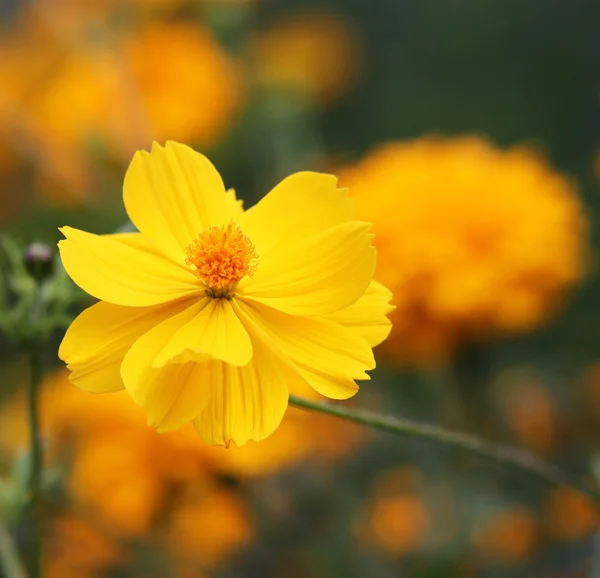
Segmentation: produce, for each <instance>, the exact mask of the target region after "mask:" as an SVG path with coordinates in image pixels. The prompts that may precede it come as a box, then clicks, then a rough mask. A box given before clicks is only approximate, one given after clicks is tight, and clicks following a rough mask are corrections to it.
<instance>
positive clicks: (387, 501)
mask: <svg viewBox="0 0 600 578" xmlns="http://www.w3.org/2000/svg"><path fill="white" fill-rule="evenodd" d="M421 486H422V478H421V475H420V473H419V472H418V471H417V470H413V469H409V468H398V469H394V470H389V471H385V472H382V473H381V474H380V475H379V476H378V477H377V479H376V480H375V483H374V486H373V493H372V495H371V497H370V500H369V505H368V510H367V517H366V520H365V521H364V523H363V524H361V525H360V526H359V528H358V531H359V534H360V535H361V536H362V537H363V538H364V539H365V540H366V541H367V542H370V543H372V544H375V545H376V546H378V547H379V548H382V549H383V550H385V551H387V552H389V553H390V554H394V555H403V554H407V553H409V552H413V551H416V550H418V549H419V548H421V546H422V545H423V544H424V543H425V541H426V539H427V538H428V536H429V532H430V530H431V515H430V512H429V510H428V508H427V506H426V504H425V501H424V499H423V497H422V496H421V492H420V489H421Z"/></svg>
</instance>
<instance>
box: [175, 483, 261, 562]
mask: <svg viewBox="0 0 600 578" xmlns="http://www.w3.org/2000/svg"><path fill="white" fill-rule="evenodd" d="M253 533H254V532H253V528H252V518H251V514H250V510H249V507H248V504H247V503H246V502H245V501H244V500H243V499H242V497H241V496H239V495H237V494H236V493H234V492H233V491H230V490H227V489H224V488H214V487H213V488H210V489H209V490H208V491H205V492H203V493H200V494H199V495H196V496H194V495H192V496H191V497H187V499H186V500H185V502H184V503H183V504H181V505H180V506H179V507H177V508H175V511H174V512H173V513H172V515H171V518H170V528H169V542H170V545H171V548H172V549H173V551H174V552H176V553H177V554H179V555H181V556H184V557H185V558H187V559H192V560H198V561H199V562H201V563H202V565H203V566H208V567H215V566H217V565H219V564H221V563H222V562H224V561H225V559H226V558H227V556H229V555H230V553H231V552H232V551H233V550H235V549H237V548H239V547H241V546H243V545H244V544H246V543H248V542H249V541H250V540H251V539H252V537H253Z"/></svg>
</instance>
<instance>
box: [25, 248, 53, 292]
mask: <svg viewBox="0 0 600 578" xmlns="http://www.w3.org/2000/svg"><path fill="white" fill-rule="evenodd" d="M23 262H24V264H25V269H26V270H27V272H28V273H29V275H31V276H32V277H33V278H34V279H35V280H36V281H37V282H38V283H40V282H42V281H44V280H45V279H47V278H48V277H49V276H50V275H51V274H52V271H53V268H54V255H53V254H52V249H51V248H50V247H49V246H48V245H46V244H45V243H31V245H29V246H28V247H27V248H26V249H25V252H24V256H23Z"/></svg>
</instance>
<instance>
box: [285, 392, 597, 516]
mask: <svg viewBox="0 0 600 578" xmlns="http://www.w3.org/2000/svg"><path fill="white" fill-rule="evenodd" d="M289 402H290V404H291V405H294V406H296V407H298V408H302V409H307V410H311V411H318V412H320V413H324V414H327V415H331V416H334V417H338V418H340V419H344V420H347V421H352V422H355V423H358V424H361V425H366V426H369V427H372V428H374V429H378V430H381V431H386V432H391V433H394V434H398V435H404V436H409V437H416V438H422V439H426V440H429V441H432V442H436V443H439V444H443V445H446V446H450V447H454V448H458V449H460V450H463V451H467V452H470V453H472V454H476V455H478V456H481V457H483V458H486V459H489V460H492V461H494V462H497V463H499V464H501V465H504V466H509V467H513V468H517V469H519V470H521V471H523V472H525V473H527V474H530V475H533V476H536V477H538V478H541V479H542V480H545V481H546V482H550V483H551V484H556V485H560V486H563V485H564V486H570V487H571V488H573V489H574V490H576V491H578V492H580V493H582V494H585V495H586V496H587V497H589V498H591V499H592V500H593V501H594V502H595V503H596V505H598V506H600V492H599V491H597V490H595V489H593V488H589V487H588V486H587V485H585V484H584V483H583V482H578V481H575V480H572V479H571V477H570V476H569V475H567V474H566V473H565V472H563V471H562V470H560V469H559V468H557V467H556V466H554V465H552V464H549V463H547V462H544V461H543V460H540V459H539V458H537V457H536V456H534V455H533V454H530V453H529V452H526V451H524V450H521V449H518V448H514V447H510V446H505V445H497V444H494V443H491V442H488V441H486V440H483V439H481V438H478V437H475V436H471V435H467V434H464V433H461V432H457V431H452V430H448V429H445V428H443V427H440V426H436V425H431V424H427V423H420V422H417V421H414V420H410V419H404V418H397V417H392V416H386V415H380V414H377V413H373V412H370V411H365V410H359V409H349V408H347V407H343V406H341V405H334V404H332V403H325V402H319V401H311V400H308V399H304V398H301V397H296V396H295V395H290V401H289Z"/></svg>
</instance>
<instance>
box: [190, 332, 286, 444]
mask: <svg viewBox="0 0 600 578" xmlns="http://www.w3.org/2000/svg"><path fill="white" fill-rule="evenodd" d="M253 346H254V355H253V356H252V360H251V361H250V363H249V364H248V365H245V366H244V367H236V366H233V365H229V364H226V363H222V362H220V361H209V362H208V365H209V367H210V377H211V378H210V381H208V382H207V383H209V384H210V386H209V387H208V388H207V390H206V391H207V395H208V396H209V400H208V404H207V405H206V406H205V408H204V409H203V410H202V412H201V413H200V414H199V415H198V417H197V418H196V419H195V420H194V426H195V427H196V431H197V432H198V435H199V436H200V437H201V438H202V439H203V440H204V441H205V442H206V443H208V444H213V445H224V446H229V444H230V443H231V442H233V443H234V444H235V445H237V446H241V445H243V444H245V443H246V442H247V441H248V440H255V441H260V440H262V439H264V438H266V437H267V436H268V435H270V434H271V433H272V432H273V431H274V430H275V429H276V428H277V427H278V426H279V424H280V423H281V420H282V418H283V415H284V413H285V410H286V408H287V402H288V396H289V394H288V388H287V384H286V377H285V375H286V370H285V367H284V366H283V364H282V363H281V361H279V359H278V358H277V357H276V356H275V355H273V354H272V353H271V352H270V351H269V350H268V348H267V347H266V346H265V345H264V344H263V343H262V342H261V340H260V339H256V340H255V339H253Z"/></svg>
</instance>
